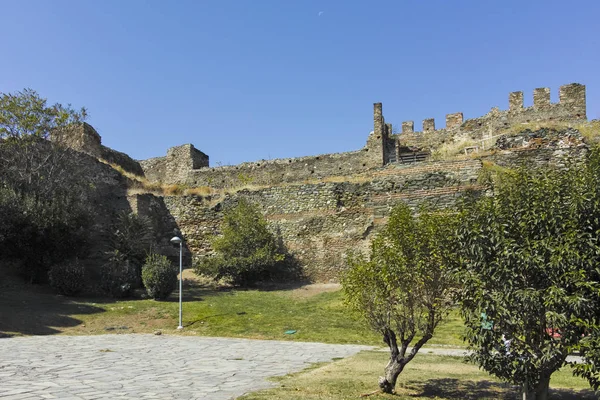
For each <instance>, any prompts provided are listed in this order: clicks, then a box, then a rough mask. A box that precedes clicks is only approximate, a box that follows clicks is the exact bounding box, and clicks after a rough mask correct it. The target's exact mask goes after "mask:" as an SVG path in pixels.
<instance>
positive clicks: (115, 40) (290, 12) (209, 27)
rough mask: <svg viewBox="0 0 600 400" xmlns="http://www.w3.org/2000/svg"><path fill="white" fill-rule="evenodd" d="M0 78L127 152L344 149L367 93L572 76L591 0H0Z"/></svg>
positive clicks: (247, 157)
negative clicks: (70, 109) (68, 110)
mask: <svg viewBox="0 0 600 400" xmlns="http://www.w3.org/2000/svg"><path fill="white" fill-rule="evenodd" d="M0 12H1V16H0V21H1V23H0V37H2V48H1V50H0V51H1V53H0V54H1V59H2V62H0V91H1V92H13V91H17V90H21V89H23V88H32V89H35V90H37V91H38V92H39V93H40V95H42V96H43V97H46V98H48V100H49V101H50V102H52V103H54V102H60V103H63V104H66V103H71V104H72V105H73V106H74V107H81V106H85V107H87V108H88V110H89V112H90V119H89V122H90V123H91V124H92V125H93V126H94V127H95V128H96V129H97V130H98V132H99V133H100V135H101V136H102V140H103V143H104V144H105V145H107V146H109V147H112V148H114V149H116V150H119V151H123V152H126V153H128V154H129V155H131V156H132V157H134V158H136V159H144V158H149V157H157V156H162V155H165V154H166V151H167V148H168V147H171V146H175V145H179V144H184V143H193V144H194V145H195V146H196V147H197V148H198V149H200V150H202V151H204V152H205V153H207V154H208V155H209V156H210V161H211V165H213V166H214V165H216V164H217V163H222V164H223V165H225V164H236V163H239V162H242V161H255V160H260V159H270V158H284V157H295V156H303V155H316V154H322V153H331V152H341V151H349V150H358V149H360V148H361V147H363V145H364V144H365V141H366V138H367V135H368V133H369V132H370V131H371V130H372V127H373V118H372V109H373V103H374V102H383V109H384V115H385V116H386V119H387V122H392V123H394V124H400V123H401V122H402V121H403V120H415V123H416V127H417V128H420V126H421V120H423V119H424V118H429V117H435V118H436V124H437V126H438V127H443V126H444V116H445V114H447V113H452V112H457V111H462V112H464V113H465V118H472V117H477V116H481V115H483V114H485V113H486V112H487V111H489V110H490V108H491V107H493V106H499V107H500V108H501V109H506V108H507V107H508V104H507V103H508V100H507V99H508V93H509V92H510V91H515V90H524V91H525V104H526V105H530V104H531V102H532V90H533V88H535V87H550V88H551V89H552V99H553V101H556V100H557V99H558V87H559V86H560V85H562V84H566V83H571V82H579V83H583V84H585V85H587V89H588V117H589V118H590V119H592V118H600V115H599V113H600V23H599V21H600V1H598V0H588V1H577V0H572V1H569V2H567V1H564V0H560V1H555V0H544V1H537V0H536V1H531V0H528V1H523V0H504V1H485V0H472V1H466V0H465V1H458V0H454V1H451V0H439V1H426V0H419V1H417V0H415V1H407V0H380V1H367V0H364V1H358V0H337V1H333V0H295V1H294V0H235V1H234V0H213V1H202V0H197V1H164V0H162V1H138V0H119V1H112V0H101V1H100V0H99V1H93V0H79V1H76V0H71V1H66V0H52V1H48V0H39V1H28V0H20V1H15V0H0Z"/></svg>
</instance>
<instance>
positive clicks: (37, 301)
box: [0, 286, 104, 337]
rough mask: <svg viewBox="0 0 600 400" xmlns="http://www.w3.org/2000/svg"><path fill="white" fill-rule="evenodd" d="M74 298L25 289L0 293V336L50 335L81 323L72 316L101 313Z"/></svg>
mask: <svg viewBox="0 0 600 400" xmlns="http://www.w3.org/2000/svg"><path fill="white" fill-rule="evenodd" d="M77 300H78V299H77V298H69V297H64V296H60V295H56V294H54V293H52V291H51V290H49V288H46V287H36V286H29V287H27V288H25V287H22V288H20V290H2V291H0V337H10V336H15V335H17V334H22V335H53V334H57V333H60V332H61V331H60V329H61V328H68V327H74V326H77V325H79V324H81V323H82V321H81V320H79V319H77V318H74V317H72V315H81V314H96V313H101V312H104V310H103V309H102V308H100V307H96V306H93V305H89V304H81V303H79V302H78V301H77Z"/></svg>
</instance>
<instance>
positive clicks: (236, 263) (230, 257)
mask: <svg viewBox="0 0 600 400" xmlns="http://www.w3.org/2000/svg"><path fill="white" fill-rule="evenodd" d="M221 232H222V235H221V236H219V237H217V238H216V239H215V240H213V242H212V247H213V250H214V251H215V254H214V255H213V256H210V257H205V258H204V259H203V260H202V261H200V262H199V263H198V264H197V265H196V267H195V270H196V272H197V273H200V274H204V275H208V276H211V277H212V278H214V279H215V280H219V279H221V278H226V279H229V280H231V281H232V282H233V283H234V284H237V285H247V284H250V283H254V282H257V281H260V280H264V279H269V278H273V277H274V276H276V275H278V274H279V273H280V272H281V271H282V270H285V269H286V268H287V264H286V255H285V253H284V252H283V250H282V249H281V246H280V245H279V244H278V243H277V239H276V237H275V236H274V235H273V234H272V233H271V231H270V230H269V228H268V226H267V221H266V220H265V218H264V217H263V215H262V214H261V212H260V210H259V209H258V207H257V206H256V205H254V204H253V203H250V202H249V201H248V200H245V199H243V198H242V199H240V200H239V201H238V202H237V205H236V206H235V207H233V208H231V209H229V210H227V211H225V213H224V215H223V223H222V225H221Z"/></svg>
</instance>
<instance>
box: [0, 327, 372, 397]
mask: <svg viewBox="0 0 600 400" xmlns="http://www.w3.org/2000/svg"><path fill="white" fill-rule="evenodd" d="M0 347H1V348H2V351H1V352H0V370H1V371H2V372H1V373H0V399H1V400H8V399H14V400H17V399H20V400H26V399H35V398H37V399H52V398H57V399H62V400H64V399H81V400H105V399H162V400H166V399H208V398H210V399H211V400H227V399H233V398H236V397H238V396H241V395H242V394H244V393H248V392H251V391H254V390H259V389H263V388H267V387H270V386H273V385H274V383H272V382H270V381H268V378H270V377H272V376H276V375H284V374H287V373H290V372H296V371H300V370H302V369H304V368H306V367H307V366H308V365H310V364H311V363H315V362H324V361H330V360H332V359H333V358H339V357H348V356H351V355H353V354H355V353H357V352H359V351H361V350H366V349H370V347H368V346H353V345H330V344H323V343H303V342H282V341H269V340H247V339H230V338H207V337H192V336H168V335H160V336H157V335H135V334H119V335H103V336H34V337H25V338H3V339H0ZM107 349H108V350H110V351H109V352H106V351H105V350H107ZM103 350H104V352H103Z"/></svg>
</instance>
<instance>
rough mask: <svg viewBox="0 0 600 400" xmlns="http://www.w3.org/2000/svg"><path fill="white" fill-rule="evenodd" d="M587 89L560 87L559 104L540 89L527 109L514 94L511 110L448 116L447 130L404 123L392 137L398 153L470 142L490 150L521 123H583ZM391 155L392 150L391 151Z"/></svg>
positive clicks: (519, 94)
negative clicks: (496, 140)
mask: <svg viewBox="0 0 600 400" xmlns="http://www.w3.org/2000/svg"><path fill="white" fill-rule="evenodd" d="M585 96H586V94H585V86H584V85H581V84H578V83H572V84H569V85H564V86H561V87H560V91H559V102H558V103H551V102H550V89H549V88H538V89H535V90H534V93H533V106H531V107H524V105H523V104H524V103H523V92H513V93H510V94H509V97H508V104H509V108H508V110H504V111H501V110H499V109H498V108H493V109H492V110H491V111H490V112H489V113H487V114H486V115H484V116H483V117H480V118H473V119H468V120H466V121H463V114H462V113H455V114H448V115H447V116H446V127H445V128H442V129H435V121H434V120H433V119H432V118H430V119H425V120H423V130H422V131H421V132H415V130H414V122H413V121H405V122H403V123H402V133H401V134H399V135H393V139H394V140H395V141H396V149H395V150H396V151H399V148H402V147H414V148H419V149H427V150H430V151H432V150H435V149H436V148H437V147H439V146H440V145H442V144H444V143H450V142H452V141H459V140H471V141H474V144H476V145H479V146H480V147H483V148H485V147H486V145H487V146H488V147H489V140H488V139H489V138H492V137H493V136H494V135H496V134H497V133H498V132H500V131H501V130H502V129H504V128H507V127H511V126H515V125H518V124H522V123H529V122H537V121H568V122H571V121H572V122H581V121H584V120H586V118H587V117H586V97H585ZM389 152H390V153H391V152H392V150H391V149H390V150H389Z"/></svg>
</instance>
